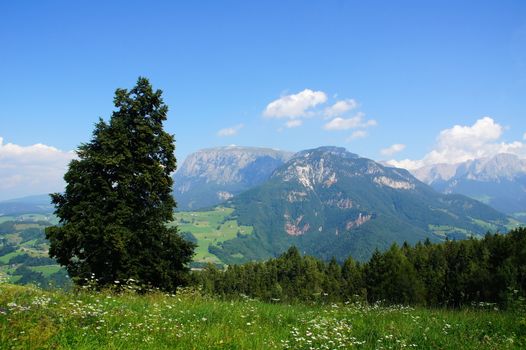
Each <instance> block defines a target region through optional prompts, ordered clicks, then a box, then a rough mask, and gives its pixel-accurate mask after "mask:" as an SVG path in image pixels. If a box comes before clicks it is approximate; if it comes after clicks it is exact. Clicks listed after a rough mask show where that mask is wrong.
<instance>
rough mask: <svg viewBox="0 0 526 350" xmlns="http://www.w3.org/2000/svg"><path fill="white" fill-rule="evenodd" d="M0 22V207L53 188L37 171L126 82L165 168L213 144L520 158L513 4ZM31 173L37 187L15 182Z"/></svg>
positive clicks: (112, 12) (148, 8) (193, 6)
mask: <svg viewBox="0 0 526 350" xmlns="http://www.w3.org/2000/svg"><path fill="white" fill-rule="evenodd" d="M0 13H1V21H0V47H1V51H0V63H1V64H0V74H1V77H2V78H1V80H0V96H2V98H1V108H0V138H2V143H0V178H2V177H3V178H4V180H5V181H3V182H4V185H0V199H5V198H8V197H11V196H15V195H21V194H26V192H29V191H37V190H38V191H39V190H45V189H47V188H48V187H46V183H47V184H51V183H53V186H49V187H50V189H49V190H50V191H51V190H57V188H59V187H60V185H59V184H58V182H56V181H55V180H52V179H55V178H56V177H57V174H58V173H60V172H61V171H62V172H63V166H62V168H61V169H62V170H56V171H55V172H53V171H52V170H50V167H55V168H57V167H59V166H60V164H63V163H64V161H65V159H68V157H70V156H71V155H69V154H67V152H68V151H71V150H74V149H75V148H76V147H77V146H78V145H79V144H80V143H81V142H86V141H88V140H89V139H90V136H91V132H92V130H93V124H94V123H95V122H96V120H97V118H98V117H103V118H105V119H107V118H108V117H109V116H110V114H111V111H112V110H113V105H112V100H113V93H114V90H115V89H116V88H118V87H124V88H129V87H132V86H133V84H134V83H135V81H136V79H137V77H138V76H146V77H148V78H149V79H150V81H151V83H152V84H153V85H154V87H156V88H160V89H162V90H163V91H164V97H165V102H166V103H167V104H168V105H169V107H170V114H169V120H168V121H167V123H166V129H167V130H168V131H169V132H170V133H173V134H175V136H176V141H177V156H178V158H179V160H180V161H182V160H183V159H184V157H185V156H186V155H188V154H189V153H191V152H193V151H196V150H198V149H201V148H205V147H213V146H221V145H229V144H237V145H246V146H263V147H273V148H280V149H287V150H292V151H297V150H301V149H305V148H312V147H317V146H320V145H338V146H343V147H346V148H347V149H349V150H350V151H352V152H355V153H358V154H360V155H363V156H366V157H369V158H373V159H377V160H381V159H383V160H387V159H395V160H399V161H401V160H406V162H405V163H397V164H399V165H407V167H411V166H412V167H416V166H417V165H426V164H429V163H433V162H437V161H439V160H443V159H446V160H451V161H457V160H462V159H464V158H466V157H468V158H469V157H471V156H474V153H473V152H474V151H476V150H480V149H483V150H486V149H487V152H486V151H485V152H486V153H484V152H483V153H480V154H479V153H477V155H488V154H491V152H497V149H498V150H505V151H510V150H511V151H513V152H515V153H517V154H520V155H524V156H526V153H525V150H524V149H525V147H523V146H524V145H523V143H524V138H525V137H526V135H525V133H526V2H525V1H521V0H517V1H506V0H501V1H450V2H449V1H396V2H395V1H287V0H282V1H257V2H256V1H185V2H176V1H111V2H110V1H76V2H72V1H45V2H44V1H3V2H1V3H0ZM309 91H310V92H309ZM291 101H293V103H292V104H291ZM294 101H295V102H294ZM272 102H276V103H275V104H274V105H273V106H274V107H279V108H278V109H274V110H271V111H270V112H269V111H268V108H269V105H270V104H271V103H272ZM338 102H340V104H339V105H338V106H339V107H342V108H340V109H338V108H336V109H330V108H331V106H334V104H336V103H338ZM305 106H306V107H305ZM350 107H352V108H350ZM346 108H347V110H345V109H346ZM265 111H267V112H265ZM331 111H332V112H331ZM287 113H289V114H290V115H287ZM484 117H488V118H489V119H488V118H486V119H484ZM335 118H340V119H339V120H336V121H334V119H335ZM329 123H332V124H330V125H329ZM477 123H478V124H477ZM300 124H301V125H300ZM455 125H456V126H458V127H457V128H456V129H455ZM287 126H289V127H287ZM290 126H294V127H290ZM221 130H222V131H221ZM473 139H477V140H478V141H477V142H472V144H471V146H470V147H471V148H469V149H460V150H458V149H455V150H453V151H451V149H452V148H454V147H457V148H458V147H460V148H462V147H464V145H465V141H466V140H468V143H469V142H471V141H473ZM481 143H482V147H480V144H481ZM35 144H41V145H39V146H38V147H36V148H35V147H34V145H35ZM395 145H397V146H395ZM513 145H515V146H513ZM7 146H9V147H7ZM393 146H395V147H393ZM499 147H500V148H499ZM382 150H384V151H383V152H382ZM511 151H510V152H511ZM433 152H437V154H439V156H436V155H433ZM41 154H45V155H46V156H41ZM50 154H51V155H50ZM47 156H49V159H47V158H46V157H47ZM17 157H18V158H17ZM34 157H37V158H39V162H40V163H42V164H41V166H42V167H43V168H38V167H37V168H35V167H31V166H29V165H28V164H29V163H31V161H32V160H33V159H34ZM2 162H3V163H4V166H3V167H2ZM46 162H47V163H46ZM415 162H416V163H415ZM50 164H52V165H50ZM393 164H394V163H393ZM2 168H4V169H3V170H2ZM6 169H7V170H6ZM13 169H14V170H13ZM17 169H18V170H17ZM46 169H47V170H46ZM17 171H19V172H23V173H17ZM31 171H32V172H33V173H35V172H38V173H42V172H44V173H45V172H46V171H49V178H42V179H36V178H33V180H32V181H33V182H35V181H36V182H38V183H39V185H38V186H37V185H35V186H33V185H31V186H30V185H28V183H27V179H28V178H30V176H29V172H31ZM0 180H1V179H0ZM2 186H3V187H2ZM32 186H33V187H32ZM51 187H53V188H51Z"/></svg>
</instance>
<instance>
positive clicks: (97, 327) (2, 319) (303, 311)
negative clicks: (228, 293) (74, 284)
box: [0, 283, 526, 350]
mask: <svg viewBox="0 0 526 350" xmlns="http://www.w3.org/2000/svg"><path fill="white" fill-rule="evenodd" d="M521 311H522V310H516V311H495V310H493V309H487V308H484V307H475V308H469V309H464V310H446V309H422V308H410V307H404V306H389V307H386V306H380V305H376V304H374V305H367V304H363V303H348V304H343V303H330V304H313V305H305V304H296V305H285V304H270V303H263V302H261V301H255V300H253V299H249V298H244V299H243V300H236V301H225V300H220V299H217V298H210V297H206V296H203V295H202V294H201V293H198V292H195V291H191V290H179V291H178V292H177V294H175V295H174V294H162V293H158V292H153V293H148V294H146V295H138V294H137V293H133V292H132V293H120V294H114V293H112V292H111V291H103V292H90V291H86V290H81V291H77V292H70V293H65V292H61V291H54V292H44V291H42V290H39V289H36V288H29V287H20V286H13V285H6V284H2V283H0V348H1V349H112V350H115V349H138V348H140V349H156V350H157V349H185V350H186V349H196V350H197V349H199V350H201V349H261V350H267V349H352V348H359V349H382V348H383V349H405V348H417V349H454V350H457V349H477V350H480V349H524V348H525V346H526V318H525V316H524V313H521Z"/></svg>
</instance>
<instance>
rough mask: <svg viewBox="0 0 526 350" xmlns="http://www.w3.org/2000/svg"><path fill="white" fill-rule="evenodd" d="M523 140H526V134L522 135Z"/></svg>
mask: <svg viewBox="0 0 526 350" xmlns="http://www.w3.org/2000/svg"><path fill="white" fill-rule="evenodd" d="M522 139H523V140H526V132H525V133H524V135H522Z"/></svg>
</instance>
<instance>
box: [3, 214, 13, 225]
mask: <svg viewBox="0 0 526 350" xmlns="http://www.w3.org/2000/svg"><path fill="white" fill-rule="evenodd" d="M13 220H15V217H14V216H9V215H2V216H0V224H1V223H4V222H6V221H13Z"/></svg>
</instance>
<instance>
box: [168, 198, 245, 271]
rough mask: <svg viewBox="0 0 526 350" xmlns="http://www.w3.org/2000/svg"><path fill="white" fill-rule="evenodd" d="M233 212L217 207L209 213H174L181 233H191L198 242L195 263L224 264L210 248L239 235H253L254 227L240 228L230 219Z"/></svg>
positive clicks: (230, 209)
mask: <svg viewBox="0 0 526 350" xmlns="http://www.w3.org/2000/svg"><path fill="white" fill-rule="evenodd" d="M233 211H234V209H232V208H225V207H216V208H214V209H213V210H209V211H193V212H177V213H174V222H173V224H176V225H177V226H178V227H179V232H181V233H183V232H190V233H191V234H192V235H193V236H194V237H195V239H196V240H197V248H196V249H195V255H194V258H193V260H194V261H196V262H201V263H202V262H210V263H215V264H222V262H221V260H219V258H218V257H217V256H215V255H214V254H212V253H210V252H209V251H208V248H209V247H210V246H211V245H217V244H218V243H221V242H224V241H227V240H229V239H233V238H235V237H236V236H237V235H238V234H240V235H250V234H252V230H253V229H252V227H250V226H239V225H238V223H237V221H236V220H235V219H232V218H230V215H231V214H232V212H233Z"/></svg>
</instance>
